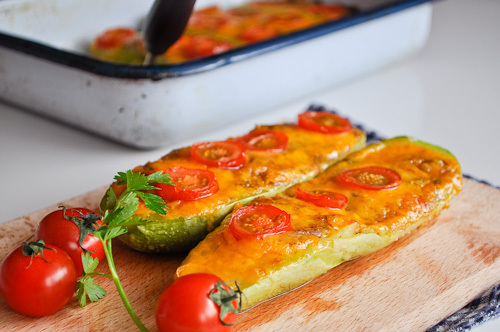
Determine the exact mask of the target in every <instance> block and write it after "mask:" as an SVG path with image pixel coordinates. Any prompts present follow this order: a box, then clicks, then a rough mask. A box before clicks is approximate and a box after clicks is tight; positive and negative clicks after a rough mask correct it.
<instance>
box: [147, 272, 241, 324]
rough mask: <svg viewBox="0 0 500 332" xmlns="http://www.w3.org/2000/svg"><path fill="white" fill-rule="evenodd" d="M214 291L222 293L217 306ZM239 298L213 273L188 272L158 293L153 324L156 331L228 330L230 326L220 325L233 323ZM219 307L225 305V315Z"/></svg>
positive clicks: (237, 310)
mask: <svg viewBox="0 0 500 332" xmlns="http://www.w3.org/2000/svg"><path fill="white" fill-rule="evenodd" d="M218 292H222V295H221V296H220V298H221V302H222V304H221V305H218V304H216V302H215V301H214V299H213V297H212V295H213V294H215V293H218ZM235 294H237V295H235ZM219 295H220V294H219ZM240 297H241V294H240V293H239V292H237V291H233V290H231V289H230V288H229V287H228V286H226V285H225V284H223V283H222V280H221V279H220V278H218V277H217V276H214V275H212V274H206V273H196V274H188V275H185V276H182V277H180V278H178V279H175V280H174V281H173V282H172V283H171V284H170V285H169V286H168V287H167V288H166V289H165V290H164V291H163V293H162V294H161V296H160V298H159V300H158V304H157V306H156V325H157V326H158V330H159V331H160V332H181V331H182V332H197V331H213V332H229V331H231V330H232V326H230V325H229V326H226V325H224V324H234V323H235V321H236V314H237V313H239V310H240V307H241V304H240V302H239V301H238V300H239V298H240ZM235 298H236V299H235ZM221 306H225V310H227V311H224V312H228V314H227V315H226V314H224V312H223V314H222V315H221ZM222 322H224V324H223V323H222Z"/></svg>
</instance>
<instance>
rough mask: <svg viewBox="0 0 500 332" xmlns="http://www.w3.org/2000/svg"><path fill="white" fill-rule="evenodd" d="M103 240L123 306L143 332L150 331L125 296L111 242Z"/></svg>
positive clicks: (109, 266)
mask: <svg viewBox="0 0 500 332" xmlns="http://www.w3.org/2000/svg"><path fill="white" fill-rule="evenodd" d="M99 239H100V240H101V243H102V245H103V247H104V253H105V254H106V261H107V262H108V268H109V271H110V272H111V277H112V278H111V279H112V280H113V282H114V284H115V286H116V289H117V290H118V294H119V295H120V298H121V299H122V302H123V305H124V306H125V308H126V309H127V312H128V314H129V315H130V317H131V318H132V320H133V321H134V323H135V325H137V327H138V328H139V330H141V331H142V332H148V329H147V328H146V327H145V326H144V324H142V322H141V320H140V319H139V317H138V316H137V315H136V313H135V311H134V309H133V308H132V305H131V304H130V302H129V300H128V298H127V295H126V294H125V290H124V289H123V286H122V284H121V282H120V278H119V277H118V273H117V272H116V267H115V262H114V259H113V251H112V247H111V240H108V241H104V240H103V239H102V238H99Z"/></svg>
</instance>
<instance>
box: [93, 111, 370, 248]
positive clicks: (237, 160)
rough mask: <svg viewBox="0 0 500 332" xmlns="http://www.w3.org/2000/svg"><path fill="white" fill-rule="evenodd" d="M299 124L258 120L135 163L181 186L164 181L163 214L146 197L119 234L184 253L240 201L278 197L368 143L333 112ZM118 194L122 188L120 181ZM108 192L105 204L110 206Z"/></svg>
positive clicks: (135, 244)
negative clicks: (227, 135)
mask: <svg viewBox="0 0 500 332" xmlns="http://www.w3.org/2000/svg"><path fill="white" fill-rule="evenodd" d="M298 119H299V120H298V123H297V124H281V125H269V126H258V127H257V128H255V129H254V130H253V131H251V132H250V133H248V134H247V135H243V136H240V137H235V138H231V139H229V140H226V141H218V142H198V143H195V144H193V145H192V146H191V147H185V148H181V149H178V150H175V151H172V152H171V153H169V154H167V155H166V156H164V157H163V158H161V159H159V160H157V161H153V162H149V163H147V164H146V165H144V166H139V167H136V168H135V169H134V170H133V171H134V172H142V173H145V174H151V173H154V172H157V171H163V172H164V173H166V174H169V175H170V177H172V179H173V182H174V183H176V186H168V185H162V184H159V185H158V186H159V187H160V188H161V190H158V191H157V194H158V195H160V196H161V197H162V198H163V199H164V200H165V201H166V203H167V208H168V209H167V214H166V215H160V214H157V213H155V212H154V211H152V210H150V209H148V208H146V207H145V206H144V204H143V203H142V202H141V204H140V206H139V208H138V210H137V211H136V212H135V215H134V217H133V218H132V219H131V220H130V221H129V222H128V233H127V234H126V235H124V236H122V237H120V238H121V239H122V240H123V241H124V242H125V243H126V244H127V245H129V246H130V247H132V248H134V249H137V250H140V251H145V252H181V251H187V250H189V249H191V248H192V247H194V245H196V244H197V243H198V242H199V241H200V240H201V239H203V238H204V236H205V235H206V234H207V233H208V232H210V231H212V230H213V229H215V227H217V226H218V225H219V223H220V221H221V220H222V219H223V218H224V217H225V216H226V215H227V214H228V213H230V212H231V210H232V208H233V206H234V205H235V204H237V203H238V204H245V203H247V202H249V201H250V200H252V199H253V198H255V197H257V196H262V195H265V196H272V195H275V194H276V193H278V192H280V191H283V190H285V189H286V188H287V187H290V186H292V185H294V184H296V183H299V182H303V181H306V180H309V179H311V178H313V177H315V176H316V175H318V174H319V173H320V172H322V171H323V170H324V169H326V168H327V167H328V166H330V165H332V164H333V163H335V162H337V161H338V160H340V159H342V158H344V157H345V156H346V155H348V154H349V153H350V152H353V151H356V150H359V149H360V148H362V147H363V146H364V145H365V141H366V136H365V134H364V133H363V132H362V131H361V130H359V129H358V128H356V127H353V126H352V125H351V124H350V122H349V121H348V120H346V119H344V118H342V117H339V116H338V115H335V114H333V113H329V112H313V111H311V112H304V113H302V114H300V115H299V116H298ZM112 189H113V190H114V192H115V193H116V194H117V195H120V194H121V193H122V192H123V189H124V188H123V187H122V186H119V185H117V184H116V183H115V184H113V185H112ZM107 202H108V200H107V197H106V196H105V197H104V198H103V200H102V202H101V209H102V210H103V211H105V210H107V205H106V204H107Z"/></svg>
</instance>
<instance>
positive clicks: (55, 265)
mask: <svg viewBox="0 0 500 332" xmlns="http://www.w3.org/2000/svg"><path fill="white" fill-rule="evenodd" d="M76 280H77V275H76V271H75V265H74V264H73V261H72V260H71V258H70V257H69V255H68V254H67V253H66V252H65V251H64V250H62V249H61V248H58V247H56V246H52V245H50V244H44V243H43V241H40V240H39V241H36V242H29V243H28V242H26V243H24V244H23V246H22V247H19V248H17V249H15V250H14V251H13V252H11V253H10V254H9V256H7V258H5V260H4V261H3V263H2V266H1V267H0V293H1V294H2V297H3V298H4V299H5V302H7V304H8V305H9V306H10V307H11V308H12V309H14V310H15V311H17V312H19V313H21V314H23V315H28V316H34V317H41V316H48V315H52V314H54V313H56V312H57V311H59V310H61V309H62V308H63V307H64V306H65V305H66V304H67V303H68V302H69V301H70V300H71V298H72V297H73V294H74V293H75V288H76Z"/></svg>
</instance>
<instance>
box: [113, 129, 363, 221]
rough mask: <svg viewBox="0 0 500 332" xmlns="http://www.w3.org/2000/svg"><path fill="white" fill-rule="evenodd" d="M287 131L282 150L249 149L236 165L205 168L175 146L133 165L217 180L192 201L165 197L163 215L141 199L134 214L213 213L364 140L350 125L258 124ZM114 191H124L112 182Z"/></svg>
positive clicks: (316, 169) (308, 171)
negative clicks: (206, 174) (315, 128)
mask: <svg viewBox="0 0 500 332" xmlns="http://www.w3.org/2000/svg"><path fill="white" fill-rule="evenodd" d="M258 128H259V129H272V130H278V131H281V132H283V133H285V134H286V135H287V136H288V146H287V148H286V150H285V151H283V152H278V153H273V152H263V151H252V150H247V152H246V153H247V163H246V164H245V166H244V167H243V168H241V169H238V170H224V169H219V168H215V167H207V166H205V165H203V164H200V163H197V162H196V161H193V160H191V158H190V148H189V147H187V148H182V149H179V150H175V151H173V152H171V153H169V154H168V155H166V156H164V157H163V158H161V159H160V160H157V161H154V162H150V163H148V164H146V165H144V166H140V167H137V168H135V169H134V172H144V173H152V172H156V171H161V170H164V169H166V168H168V167H172V166H183V167H187V168H202V169H209V170H211V171H212V172H213V173H214V174H215V176H216V179H217V181H218V183H219V191H218V192H217V193H215V194H213V195H212V196H209V197H206V198H203V199H200V200H197V201H190V202H182V201H173V202H167V208H168V211H167V215H165V216H161V215H158V214H156V213H154V212H153V211H151V210H149V209H147V208H146V207H145V206H144V204H142V203H141V205H140V206H139V209H138V210H137V212H136V216H138V217H140V218H142V219H147V220H154V221H168V220H173V219H178V218H184V219H188V218H193V217H196V216H206V215H211V214H214V213H217V212H218V211H219V210H220V209H222V208H224V207H225V206H227V205H228V204H231V203H234V202H236V201H238V200H241V199H243V198H246V197H250V196H253V195H259V194H264V193H266V192H269V191H272V190H276V189H280V188H285V187H289V186H291V185H293V184H296V183H298V182H302V181H304V180H306V179H309V178H311V177H313V176H316V175H317V174H318V173H320V172H321V171H323V170H324V169H325V168H327V167H328V166H329V165H331V164H332V163H334V162H335V161H337V159H338V158H339V157H343V156H345V155H346V154H348V153H349V152H350V151H352V150H357V149H358V148H359V147H361V146H362V145H363V144H364V138H365V136H364V134H363V133H362V132H361V131H360V130H358V129H356V128H353V130H352V131H350V132H347V133H344V134H340V135H326V134H321V133H316V132H312V131H307V130H303V129H300V128H298V127H297V126H295V125H275V126H261V127H258ZM114 188H115V192H117V193H118V194H119V193H120V192H121V191H122V190H123V188H120V187H119V186H116V185H115V186H114Z"/></svg>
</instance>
